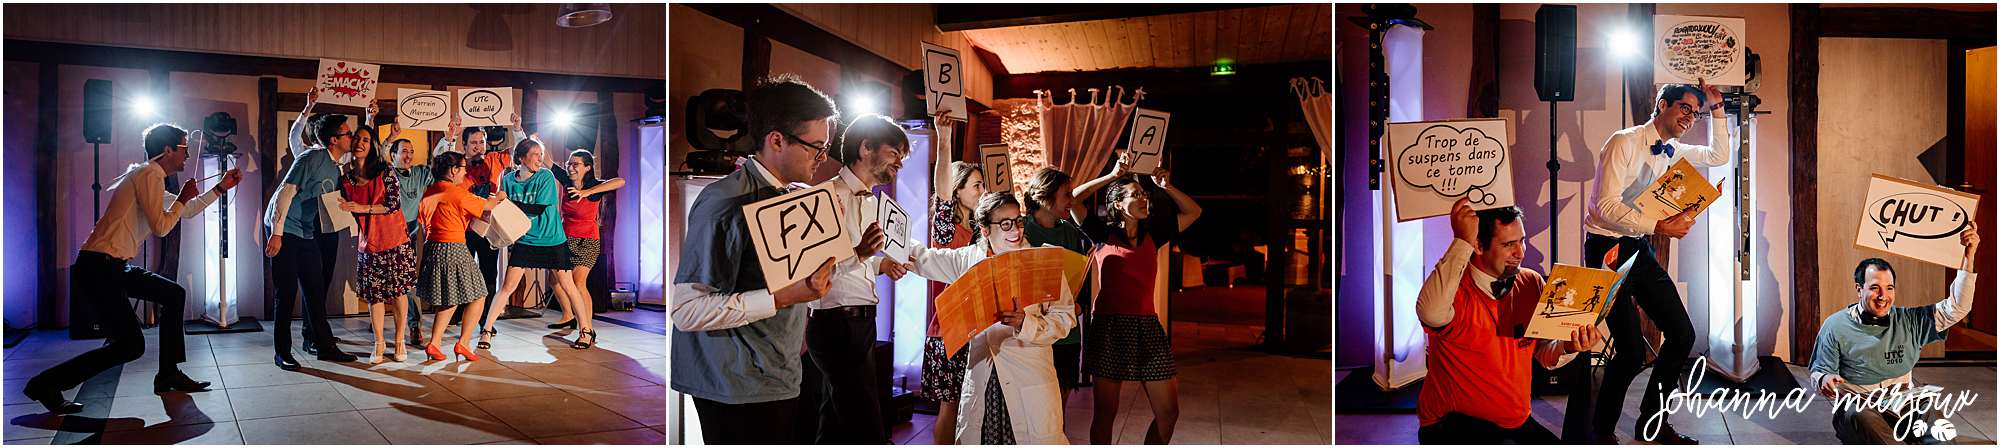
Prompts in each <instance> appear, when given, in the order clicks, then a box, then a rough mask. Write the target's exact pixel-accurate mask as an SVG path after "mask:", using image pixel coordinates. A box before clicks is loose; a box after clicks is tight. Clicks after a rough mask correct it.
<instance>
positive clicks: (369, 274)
mask: <svg viewBox="0 0 2000 448" xmlns="http://www.w3.org/2000/svg"><path fill="white" fill-rule="evenodd" d="M355 258H356V260H355V261H356V263H358V264H359V265H360V266H359V268H358V269H359V270H358V271H357V272H356V273H355V275H356V276H357V277H358V278H356V279H355V283H358V284H360V289H361V291H360V293H361V300H362V301H365V302H368V303H371V304H374V303H384V302H387V301H390V300H400V299H402V298H403V295H404V294H409V292H410V289H411V288H415V287H416V286H417V249H416V247H414V246H411V245H410V243H403V245H400V246H396V247H392V248H389V250H385V251H381V252H368V251H361V253H359V254H356V255H355Z"/></svg>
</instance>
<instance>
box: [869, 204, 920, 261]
mask: <svg viewBox="0 0 2000 448" xmlns="http://www.w3.org/2000/svg"><path fill="white" fill-rule="evenodd" d="M875 202H877V204H876V210H877V211H876V212H875V218H876V223H877V224H879V225H881V226H882V236H883V237H884V239H885V240H887V241H886V242H885V243H883V244H882V253H883V254H887V255H888V256H889V258H892V259H895V260H896V261H900V262H905V263H908V262H910V249H911V247H912V246H911V244H910V213H909V212H906V211H903V205H902V204H898V203H896V199H895V198H890V197H886V196H877V197H876V201H875Z"/></svg>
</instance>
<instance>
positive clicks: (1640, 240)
mask: <svg viewBox="0 0 2000 448" xmlns="http://www.w3.org/2000/svg"><path fill="white" fill-rule="evenodd" d="M1721 99H1722V95H1721V92H1720V91H1718V90H1716V88H1715V86H1709V85H1705V84H1703V85H1698V86H1693V85H1687V84H1667V85H1665V86H1662V87H1660V94H1659V95H1658V96H1657V97H1655V101H1654V102H1653V106H1654V108H1653V117H1652V118H1651V119H1649V120H1646V123H1645V124H1643V125H1639V126H1637V127H1633V128H1629V129H1625V130H1622V131H1618V132H1617V133H1614V134H1611V139H1610V140H1609V141H1606V142H1605V143H1604V149H1603V151H1602V152H1601V153H1600V159H1599V163H1598V166H1597V177H1596V178H1595V179H1593V180H1592V181H1591V185H1590V194H1591V197H1590V201H1591V202H1590V205H1589V206H1588V207H1585V208H1584V210H1585V214H1584V218H1583V228H1584V232H1585V233H1586V234H1587V235H1586V236H1585V238H1584V241H1583V259H1584V262H1585V263H1586V264H1587V265H1588V266H1589V267H1593V268H1595V267H1600V266H1599V265H1600V264H1601V263H1600V261H1601V260H1602V258H1603V257H1604V254H1605V252H1607V251H1610V250H1611V249H1612V248H1617V249H1618V253H1620V254H1626V255H1625V256H1627V257H1629V256H1638V257H1639V261H1638V262H1635V263H1633V265H1632V271H1631V273H1630V274H1628V275H1629V277H1627V278H1626V280H1625V285H1626V286H1625V287H1623V288H1619V290H1618V293H1619V294H1620V295H1622V296H1623V297H1620V298H1618V299H1617V300H1614V301H1613V305H1612V306H1611V316H1610V318H1609V321H1610V324H1611V335H1612V336H1613V338H1612V347H1613V348H1614V349H1615V352H1616V353H1617V356H1615V357H1613V358H1612V359H1611V360H1610V362H1609V364H1608V366H1609V368H1608V369H1606V371H1605V374H1604V384H1603V385H1601V386H1599V388H1598V390H1599V393H1600V396H1598V397H1597V399H1596V400H1594V403H1600V404H1602V405H1601V406H1596V409H1595V412H1589V413H1590V414H1592V416H1591V418H1592V420H1591V422H1590V423H1591V424H1590V428H1592V429H1593V431H1591V432H1594V433H1595V434H1594V437H1592V438H1594V439H1596V440H1594V441H1596V442H1610V443H1616V442H1617V439H1616V438H1615V436H1614V435H1613V434H1614V432H1613V431H1614V429H1615V428H1616V426H1617V424H1618V417H1619V415H1620V414H1621V410H1622V408H1623V406H1622V404H1623V403H1624V402H1625V389H1626V387H1627V386H1629V385H1631V384H1632V379H1633V378H1634V377H1636V376H1638V375H1639V371H1640V370H1643V369H1644V368H1645V366H1643V365H1642V364H1641V362H1642V361H1643V359H1642V358H1643V357H1644V356H1645V354H1646V353H1647V352H1648V351H1649V350H1648V349H1647V347H1646V339H1645V338H1644V337H1642V336H1641V335H1640V331H1639V328H1640V323H1639V316H1638V313H1637V311H1636V310H1635V309H1634V308H1633V306H1635V305H1636V306H1638V309H1643V310H1645V311H1646V316H1647V317H1649V318H1651V319H1652V320H1653V325H1654V326H1657V327H1659V329H1660V333H1661V334H1662V337H1663V339H1664V340H1665V342H1664V343H1663V344H1661V347H1660V352H1659V356H1658V358H1657V359H1656V360H1655V361H1654V365H1653V375H1652V377H1651V378H1649V379H1648V380H1647V383H1646V392H1645V398H1644V399H1642V400H1641V401H1640V404H1639V413H1638V415H1640V416H1650V415H1653V414H1654V413H1655V412H1656V411H1658V410H1659V409H1660V396H1661V393H1662V392H1664V391H1666V390H1669V389H1668V388H1669V387H1671V386H1672V385H1673V384H1674V376H1675V375H1676V374H1678V373H1679V372H1680V371H1681V367H1682V366H1683V365H1684V364H1685V363H1686V362H1687V357H1688V352H1689V351H1690V350H1692V349H1693V348H1694V326H1693V324H1692V323H1690V322H1689V321H1688V314H1687V309H1686V307H1684V306H1682V305H1681V298H1680V293H1678V292H1677V291H1676V290H1675V289H1674V280H1673V278H1672V276H1670V275H1668V273H1667V271H1666V269H1665V268H1663V267H1661V266H1660V264H1659V263H1658V259H1657V258H1654V256H1653V245H1652V243H1651V242H1649V241H1648V240H1647V239H1646V237H1647V236H1648V235H1664V236H1668V237H1673V238H1680V237H1684V236H1687V234H1688V229H1689V228H1692V227H1694V218H1695V217H1694V215H1691V214H1689V213H1690V212H1692V211H1694V210H1697V209H1695V208H1690V209H1689V212H1682V213H1680V214H1676V215H1674V216H1669V217H1667V218H1666V219H1662V220H1657V221H1656V220H1651V219H1646V218H1645V217H1644V216H1643V215H1641V214H1640V213H1639V210H1638V208H1637V207H1635V206H1634V205H1633V199H1634V198H1637V197H1639V195H1640V194H1641V193H1643V192H1645V191H1646V187H1647V186H1648V185H1651V184H1652V183H1653V180H1654V179H1657V178H1659V177H1660V174H1661V173H1662V172H1665V171H1666V170H1667V169H1668V167H1671V166H1673V164H1674V162H1675V160H1676V159H1687V161H1688V163H1690V164H1693V165H1694V166H1704V167H1712V166H1722V165H1724V164H1728V163H1729V161H1730V159H1731V152H1730V151H1729V150H1728V149H1727V146H1723V144H1724V143H1726V142H1728V141H1730V140H1729V124H1728V120H1727V119H1726V118H1724V117H1723V115H1722V114H1720V113H1715V112H1717V111H1719V110H1720V108H1721V107H1722V102H1721ZM1703 115H1707V116H1710V117H1712V118H1711V119H1710V120H1709V123H1708V130H1709V137H1708V143H1709V144H1711V145H1716V146H1702V145H1691V144H1687V143H1682V142H1680V137H1681V136H1682V135H1683V134H1684V133H1686V132H1687V130H1688V128H1690V127H1693V126H1694V122H1695V119H1697V118H1699V117H1701V116H1703ZM1619 262H1623V260H1619ZM1585 387H1587V386H1585ZM1582 402H1585V403H1588V402H1593V400H1583V401H1582ZM1586 407H1587V406H1586ZM1571 409H1572V410H1577V409H1579V408H1577V407H1571ZM1572 417H1582V416H1577V415H1573V416H1572ZM1566 426H1567V425H1566ZM1633 434H1647V432H1645V431H1638V430H1636V429H1635V430H1634V431H1633ZM1565 436H1566V437H1572V438H1574V437H1579V436H1581V435H1579V434H1565ZM1642 438H1643V436H1642ZM1654 441H1657V442H1659V443H1664V444H1693V443H1695V440H1694V439H1693V438H1689V437H1687V436H1684V435H1681V434H1680V433H1679V432H1677V431H1674V427H1673V425H1672V424H1671V423H1669V424H1664V425H1663V427H1662V428H1660V430H1659V433H1658V435H1657V437H1656V438H1655V439H1654Z"/></svg>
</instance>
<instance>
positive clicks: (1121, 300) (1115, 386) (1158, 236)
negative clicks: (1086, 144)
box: [1077, 154, 1201, 444]
mask: <svg viewBox="0 0 2000 448" xmlns="http://www.w3.org/2000/svg"><path fill="white" fill-rule="evenodd" d="M1131 164H1132V159H1131V157H1129V154H1128V156H1127V157H1125V158H1123V159H1122V160H1120V161H1119V162H1118V163H1117V164H1116V165H1115V166H1114V167H1113V169H1112V171H1111V174H1108V175H1105V176H1104V177H1100V178H1097V179H1095V180H1092V181H1090V182H1089V183H1086V184H1084V185H1082V186H1079V187H1077V190H1078V191H1081V192H1085V193H1083V194H1080V195H1087V194H1088V192H1089V191H1093V190H1095V189H1096V187H1097V186H1098V185H1103V184H1104V183H1105V182H1110V184H1111V186H1110V187H1107V190H1106V192H1105V201H1106V203H1107V204H1109V206H1110V211H1111V213H1110V216H1108V217H1106V218H1105V220H1106V222H1104V223H1102V224H1101V225H1100V227H1104V228H1103V229H1102V233H1103V235H1101V236H1100V237H1098V238H1097V240H1098V241H1103V242H1104V243H1103V244H1102V245H1099V246H1098V248H1097V250H1096V251H1095V252H1094V253H1093V254H1092V258H1093V259H1094V260H1093V261H1095V262H1096V264H1097V266H1098V279H1099V280H1098V281H1099V283H1100V284H1099V285H1098V289H1097V290H1098V291H1100V292H1099V294H1098V297H1097V300H1096V309H1095V310H1094V311H1093V313H1094V314H1093V316H1094V320H1093V321H1092V322H1094V323H1095V325H1093V326H1092V328H1091V331H1087V332H1084V365H1083V369H1084V371H1085V372H1087V373H1089V374H1090V375H1091V376H1093V377H1094V378H1095V380H1094V381H1095V383H1096V384H1094V385H1093V387H1092V390H1093V392H1092V395H1093V396H1092V400H1093V401H1092V402H1093V403H1094V404H1093V405H1092V406H1093V407H1092V409H1093V412H1094V415H1093V416H1092V418H1091V422H1090V443H1092V444H1109V443H1111V436H1112V435H1113V431H1114V430H1115V428H1116V427H1117V426H1116V425H1115V423H1116V422H1117V419H1118V403H1119V397H1118V395H1119V390H1120V389H1121V388H1123V387H1124V382H1126V381H1139V382H1141V383H1142V387H1144V388H1145V391H1146V400H1147V402H1148V403H1150V404H1151V405H1152V408H1153V424H1152V425H1151V426H1149V427H1148V428H1147V431H1146V443H1147V444H1165V443H1168V442H1169V441H1171V440H1172V439H1173V436H1174V423H1175V422H1176V420H1178V419H1179V418H1180V398H1179V389H1180V383H1179V381H1178V380H1177V379H1175V378H1174V375H1175V368H1174V355H1173V348H1172V347H1171V346H1170V343H1169V342H1170V341H1168V339H1167V333H1166V331H1165V330H1164V329H1163V328H1161V326H1160V319H1159V317H1157V313H1156V311H1155V310H1154V309H1153V293H1154V290H1153V285H1154V278H1155V276H1156V275H1157V273H1158V267H1159V265H1158V260H1159V257H1158V255H1159V249H1160V247H1162V246H1165V245H1167V244H1168V243H1169V242H1171V241H1172V240H1173V239H1174V237H1175V236H1176V235H1178V234H1179V233H1180V231H1181V230H1183V229H1186V228H1187V226H1188V225H1189V224H1193V223H1194V220H1195V218H1199V217H1200V216H1201V206H1200V205H1196V204H1195V202H1194V199H1193V198H1189V197H1188V196H1187V194H1185V193H1181V192H1180V190H1178V189H1175V188H1174V187H1173V186H1172V185H1169V184H1167V169H1166V167H1164V166H1163V167H1160V168H1159V169H1158V170H1155V171H1154V172H1153V176H1152V177H1153V183H1155V184H1158V185H1159V186H1160V189H1161V190H1164V191H1165V192H1166V193H1167V196H1169V197H1171V198H1173V201H1174V205H1175V209H1176V210H1178V213H1176V215H1175V216H1171V217H1165V216H1160V217H1155V216H1152V215H1151V211H1152V210H1151V202H1150V200H1151V197H1150V196H1149V194H1148V192H1147V189H1146V187H1145V186H1144V185H1142V184H1140V183H1139V181H1138V180H1137V179H1136V178H1133V177H1127V176H1125V173H1126V170H1128V169H1130V167H1131Z"/></svg>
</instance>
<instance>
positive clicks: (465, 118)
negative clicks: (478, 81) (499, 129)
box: [456, 87, 519, 126]
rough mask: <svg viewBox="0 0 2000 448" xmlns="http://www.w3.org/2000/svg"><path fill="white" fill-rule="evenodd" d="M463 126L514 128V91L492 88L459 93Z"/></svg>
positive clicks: (460, 119)
mask: <svg viewBox="0 0 2000 448" xmlns="http://www.w3.org/2000/svg"><path fill="white" fill-rule="evenodd" d="M456 109H457V110H458V120H459V125H461V126H514V125H517V124H519V123H515V122H514V116H515V108H514V89H513V88H511V87H492V88H479V89H462V90H459V91H458V106H457V108H456Z"/></svg>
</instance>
